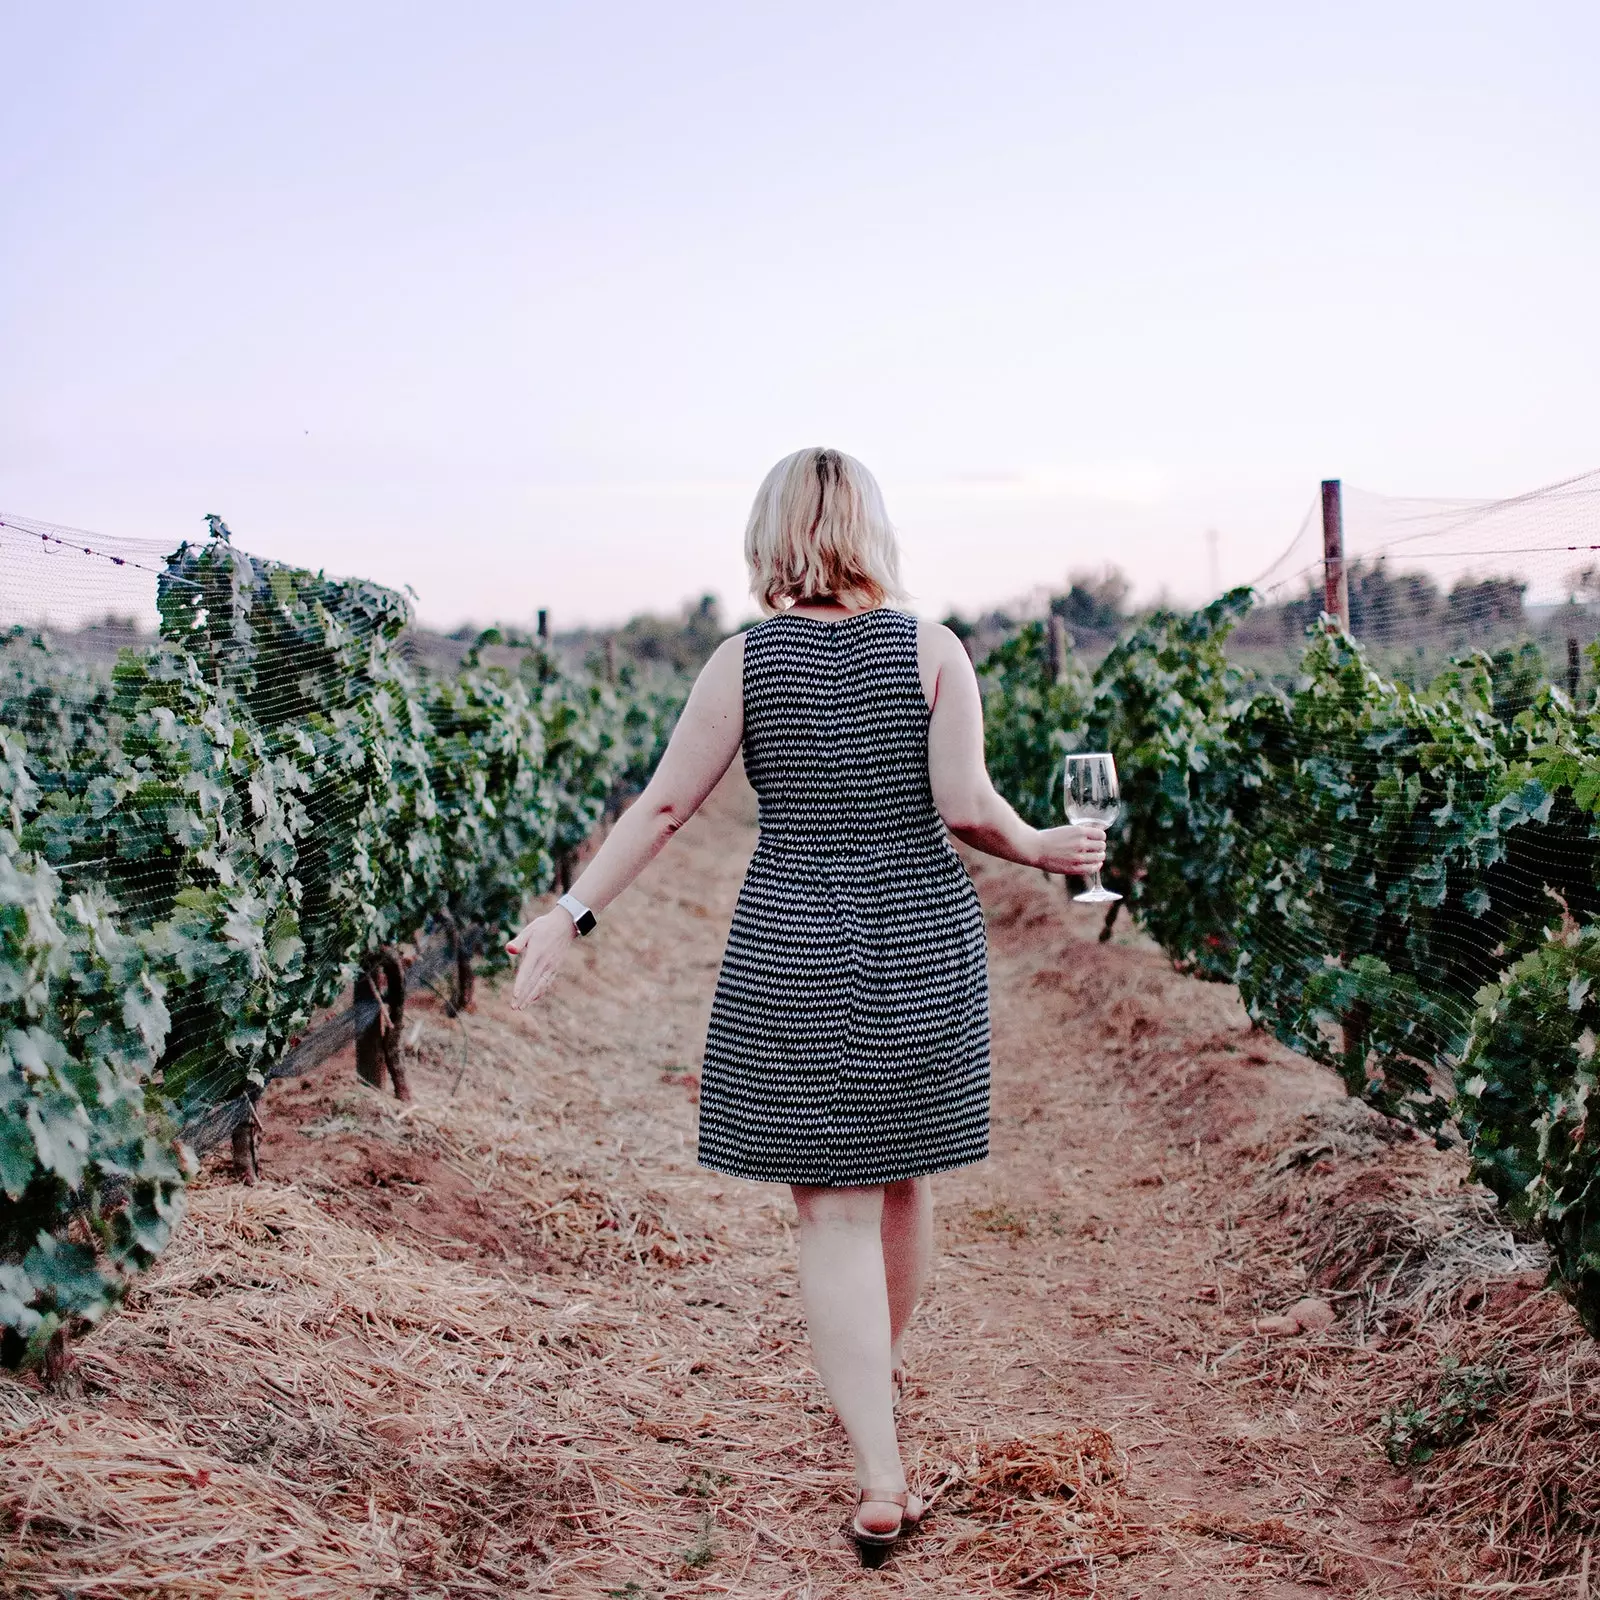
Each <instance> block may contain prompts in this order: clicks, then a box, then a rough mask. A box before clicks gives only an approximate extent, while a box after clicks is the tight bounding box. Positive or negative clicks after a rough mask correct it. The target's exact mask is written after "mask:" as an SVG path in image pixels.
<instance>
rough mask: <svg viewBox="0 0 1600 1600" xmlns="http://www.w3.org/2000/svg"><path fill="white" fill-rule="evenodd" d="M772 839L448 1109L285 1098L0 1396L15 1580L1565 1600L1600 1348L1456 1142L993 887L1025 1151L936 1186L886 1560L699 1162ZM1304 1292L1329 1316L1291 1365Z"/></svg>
mask: <svg viewBox="0 0 1600 1600" xmlns="http://www.w3.org/2000/svg"><path fill="white" fill-rule="evenodd" d="M752 842H753V830H752V827H751V817H750V810H749V801H748V794H747V792H743V791H741V790H740V789H738V788H736V787H734V786H732V785H730V786H729V787H728V789H727V791H726V792H724V793H722V794H720V795H719V796H718V797H716V799H715V800H714V802H713V804H712V806H711V807H710V808H709V810H708V813H707V814H706V815H704V816H703V817H702V818H700V819H697V821H696V822H695V823H694V824H693V825H691V827H690V828H689V829H687V830H685V833H684V835H683V836H681V838H680V840H679V841H678V842H677V843H676V844H675V845H674V847H673V849H672V850H671V851H669V852H668V854H667V855H666V856H665V857H664V858H663V859H662V861H661V862H659V863H658V864H657V865H656V866H655V867H654V868H653V869H652V871H651V873H650V874H649V875H648V877H647V879H646V880H645V882H644V883H643V884H641V886H640V887H639V889H638V890H636V891H635V892H634V893H633V894H632V895H630V896H629V897H628V899H626V900H625V901H624V902H623V903H622V904H621V905H620V906H618V907H617V908H616V909H615V911H614V914H613V915H612V916H610V917H608V918H607V919H606V925H605V928H604V931H603V933H602V935H601V936H599V937H597V938H595V939H592V940H590V941H588V942H587V943H585V944H584V945H582V946H580V947H579V948H578V950H577V952H576V959H575V960H574V961H573V963H572V970H571V971H570V973H569V975H568V976H566V977H565V978H564V979H563V980H562V983H561V985H560V986H559V990H558V992H557V993H556V994H555V995H553V997H552V998H551V1000H550V1002H549V1003H548V1004H547V1006H546V1007H545V1008H543V1009H542V1010H541V1011H540V1012H539V1013H537V1014H536V1015H534V1016H532V1017H519V1016H516V1015H514V1014H512V1013H511V1012H509V1011H508V1010H507V1009H506V1007H505V1004H504V996H503V994H501V993H499V992H497V991H496V990H495V989H493V988H490V989H488V990H487V991H486V992H485V993H484V994H483V995H482V997H481V1001H480V1009H479V1011H478V1012H477V1013H476V1014H475V1015H471V1016H468V1017H466V1018H464V1019H461V1020H459V1021H454V1020H451V1019H449V1018H447V1017H446V1016H445V1015H444V1014H443V1012H442V1011H441V1010H439V1009H436V1008H430V1007H429V1006H428V1005H427V1004H425V1003H424V1004H421V1005H419V1006H418V1007H417V1009H416V1013H415V1021H414V1022H413V1023H412V1024H411V1025H410V1027H411V1032H410V1037H409V1041H408V1048H409V1049H410V1051H411V1054H412V1060H413V1069H412V1073H411V1077H412V1083H413V1086H414V1088H415V1090H416V1093H417V1099H416V1101H415V1103H414V1104H412V1105H409V1106H401V1105H398V1104H396V1103H395V1102H394V1101H393V1100H391V1099H388V1098H385V1097H383V1096H381V1095H379V1094H376V1093H374V1092H373V1091H371V1090H367V1089H363V1088H361V1087H359V1086H358V1085H357V1084H356V1083H355V1081H354V1078H353V1070H352V1066H351V1062H350V1060H349V1058H348V1057H346V1058H343V1059H341V1060H337V1061H335V1062H332V1063H329V1064H328V1066H326V1067H325V1068H323V1069H321V1070H319V1072H318V1073H317V1074H315V1075H314V1076H313V1077H312V1078H310V1079H308V1080H306V1081H305V1082H303V1083H302V1084H298V1085H283V1086H279V1087H278V1088H275V1089H274V1091H273V1093H272V1094H271V1095H270V1096H269V1097H268V1099H267V1101H266V1103H265V1108H264V1109H265V1114H266V1122H267V1129H268V1135H267V1139H266V1143H265V1146H264V1150H263V1162H264V1170H265V1174H266V1179H265V1181H264V1182H263V1183H262V1184H261V1185H259V1186H257V1187H254V1188H245V1187H241V1186H238V1185H235V1184H233V1183H232V1182H231V1181H229V1180H228V1179H227V1178H226V1176H225V1175H224V1174H222V1173H220V1172H214V1173H212V1174H211V1175H210V1176H209V1177H208V1178H207V1180H206V1181H205V1182H204V1183H203V1184H202V1185H201V1187H200V1188H199V1189H197V1191H196V1192H195V1193H194V1194H193V1196H192V1207H191V1220H190V1222H189V1223H188V1224H187V1225H186V1227H185V1228H184V1230H183V1232H182V1234H181V1236H180V1238H179V1240H178V1242H177V1243H176V1244H175V1245H174V1247H173V1248H172V1250H171V1251H170V1252H169V1253H168V1255H167V1257H166V1258H165V1259H164V1260H163V1262H162V1263H161V1265H160V1267H159V1268H158V1270H157V1271H156V1272H155V1273H154V1274H153V1275H152V1276H151V1278H150V1279H149V1280H148V1282H147V1283H146V1284H145V1285H144V1286H143V1287H142V1288H141V1290H140V1292H139V1294H138V1296H137V1298H136V1299H135V1301H134V1302H133V1304H132V1305H131V1306H130V1307H129V1308H128V1310H127V1311H126V1312H125V1313H123V1314H122V1315H120V1316H118V1317H116V1318H114V1319H113V1320H112V1321H111V1322H110V1323H109V1324H108V1325H107V1326H106V1327H105V1328H103V1329H101V1330H99V1331H97V1332H95V1333H93V1334H92V1335H90V1336H88V1337H86V1338H84V1339H83V1340H81V1341H80V1342H79V1344H78V1346H77V1357H78V1360H77V1366H76V1369H75V1371H74V1373H73V1374H72V1375H71V1376H70V1377H69V1378H68V1380H67V1382H66V1383H65V1384H64V1385H63V1386H62V1387H61V1388H59V1389H57V1390H55V1391H46V1390H44V1389H42V1388H41V1387H40V1386H39V1385H38V1384H37V1383H35V1382H34V1381H33V1380H31V1379H22V1380H16V1381H5V1382H0V1428H3V1430H4V1432H3V1435H0V1511H3V1513H4V1516H5V1519H6V1522H7V1526H8V1532H7V1535H6V1537H5V1540H4V1543H3V1544H0V1592H4V1593H6V1594H13V1593H15V1594H18V1595H40V1596H43V1595H50V1596H59V1595H62V1594H63V1593H68V1592H70V1593H72V1594H74V1595H76V1596H79V1597H81V1600H90V1597H94V1600H101V1597H110V1596H136V1595H137V1596H146V1595H182V1596H194V1597H206V1600H224V1597H227V1600H234V1597H244V1596H261V1597H269V1596H271V1597H276V1596H285V1597H295V1600H301V1597H304V1600H323V1597H328V1600H333V1597H335V1596H337V1597H340V1600H344V1597H372V1600H379V1597H383V1600H398V1597H400V1596H407V1597H430V1596H438V1597H446V1596H448V1597H462V1600H466V1597H469V1596H489V1595H494V1596H505V1595H518V1594H570V1595H576V1596H585V1597H587V1596H596V1597H598V1596H602V1595H604V1596H621V1597H631V1600H646V1597H653V1600H666V1597H669V1596H672V1597H676V1596H689V1595H750V1596H771V1597H779V1596H786V1597H792V1600H801V1597H805V1600H827V1597H830V1596H836V1595H843V1594H845V1593H850V1594H855V1593H857V1592H863V1586H871V1587H872V1592H873V1593H881V1594H884V1595H905V1596H930V1597H932V1596H939V1597H945V1596H977V1597H982V1596H996V1595H1001V1594H1055V1595H1088V1594H1096V1595H1103V1596H1107V1597H1112V1596H1128V1597H1134V1596H1140V1597H1151V1600H1153V1597H1156V1596H1172V1597H1177V1596H1183V1597H1185V1600H1190V1597H1195V1600H1199V1597H1217V1600H1222V1597H1236V1596H1239V1597H1263V1600H1266V1597H1271V1600H1281V1597H1288V1596H1295V1595H1342V1596H1352V1597H1353V1596H1360V1595H1367V1596H1378V1595H1440V1596H1444V1595H1479V1594H1481V1595H1489V1594H1529V1595H1540V1594H1551V1595H1555V1594H1563V1595H1565V1594H1577V1593H1578V1592H1579V1589H1578V1587H1577V1585H1578V1583H1579V1582H1580V1575H1581V1572H1582V1570H1583V1567H1584V1562H1585V1560H1586V1555H1585V1547H1584V1543H1583V1541H1584V1539H1585V1538H1586V1536H1587V1531H1588V1529H1589V1527H1590V1526H1591V1519H1592V1516H1593V1512H1594V1509H1595V1506H1596V1498H1595V1471H1596V1461H1597V1453H1596V1451H1595V1448H1594V1445H1593V1442H1592V1439H1593V1437H1594V1429H1593V1426H1592V1420H1593V1419H1594V1418H1595V1417H1596V1416H1597V1415H1600V1388H1597V1383H1600V1363H1597V1362H1596V1360H1595V1358H1594V1355H1593V1350H1592V1346H1591V1345H1590V1344H1589V1342H1588V1341H1587V1340H1584V1339H1582V1338H1581V1337H1579V1336H1578V1334H1577V1331H1576V1327H1575V1323H1574V1322H1573V1319H1572V1318H1571V1316H1570V1314H1569V1313H1568V1311H1567V1310H1566V1309H1565V1308H1564V1307H1563V1306H1562V1305H1561V1303H1560V1302H1559V1301H1558V1300H1557V1299H1556V1297H1555V1296H1554V1295H1552V1294H1551V1293H1549V1292H1548V1291H1544V1290H1543V1289H1542V1288H1541V1287H1540V1284H1541V1282H1542V1275H1541V1274H1540V1272H1539V1268H1538V1260H1537V1256H1536V1254H1535V1253H1534V1252H1533V1251H1532V1250H1531V1249H1530V1247H1528V1246H1527V1245H1525V1244H1522V1243H1519V1242H1518V1241H1516V1240H1514V1239H1511V1238H1510V1237H1509V1236H1508V1235H1506V1233H1505V1232H1504V1231H1503V1229H1502V1228H1501V1227H1500V1226H1499V1224H1498V1222H1497V1220H1496V1219H1495V1217H1494V1216H1493V1214H1492V1212H1490V1211H1489V1210H1488V1209H1487V1208H1486V1207H1485V1205H1484V1203H1483V1199H1482V1197H1481V1195H1480V1194H1479V1193H1478V1192H1477V1191H1475V1190H1473V1189H1472V1188H1470V1187H1469V1186H1466V1185H1465V1184H1464V1182H1463V1176H1464V1173H1463V1168H1462V1165H1461V1162H1460V1159H1459V1157H1456V1156H1452V1155H1448V1154H1441V1153H1439V1152H1438V1151H1435V1150H1434V1149H1432V1147H1431V1146H1424V1145H1421V1144H1419V1143H1415V1142H1410V1141H1406V1140H1404V1139H1397V1138H1396V1137H1395V1135H1394V1133H1393V1131H1392V1130H1391V1129H1389V1128H1388V1127H1387V1126H1385V1125H1383V1124H1381V1123H1380V1122H1378V1121H1377V1120H1376V1119H1374V1118H1372V1117H1370V1116H1369V1115H1367V1114H1366V1113H1365V1112H1363V1111H1362V1110H1361V1109H1360V1108H1359V1107H1355V1106H1351V1105H1350V1104H1349V1103H1348V1102H1346V1101H1344V1100H1343V1099H1342V1098H1341V1097H1340V1096H1339V1093H1338V1091H1337V1086H1336V1085H1335V1084H1334V1083H1333V1081H1332V1080H1331V1079H1330V1078H1329V1077H1327V1076H1326V1075H1324V1074H1322V1073H1320V1072H1317V1071H1316V1070H1314V1069H1312V1068H1311V1067H1309V1066H1307V1065H1306V1064H1305V1063H1303V1062H1299V1061H1297V1060H1295V1059H1294V1058H1292V1057H1289V1056H1287V1055H1285V1054H1284V1053H1283V1052H1282V1051H1280V1050H1278V1049H1277V1047H1276V1046H1274V1045H1272V1044H1270V1043H1269V1042H1268V1041H1266V1040H1264V1039H1263V1038H1262V1036H1261V1035H1259V1034H1256V1033H1253V1032H1252V1031H1251V1030H1250V1028H1249V1025H1248V1021H1247V1019H1246V1018H1245V1017H1244V1016H1243V1014H1242V1012H1241V1011H1240V1009H1239V1005H1238V1001H1237V999H1236V997H1235V996H1234V995H1233V994H1232V992H1231V991H1229V990H1227V989H1224V988H1221V987H1215V986H1204V985H1200V984H1197V983H1194V982H1192V981H1191V980H1188V979H1185V978H1181V977H1179V976H1177V975H1175V974H1174V973H1172V972H1171V971H1170V969H1169V968H1168V967H1167V966H1166V964H1165V963H1164V962H1163V961H1162V959H1161V957H1160V956H1159V954H1158V953H1157V952H1155V951H1153V950H1151V949H1150V948H1148V947H1147V946H1145V945H1143V944H1142V943H1141V942H1140V941H1139V940H1137V938H1135V937H1132V936H1130V935H1122V936H1119V939H1118V940H1117V941H1114V942H1113V943H1111V944H1108V945H1099V944H1096V943H1095V942H1093V933H1094V931H1095V926H1096V923H1095V921H1093V920H1091V919H1090V918H1089V917H1088V916H1086V915H1085V914H1084V913H1082V912H1081V911H1079V912H1074V911H1072V910H1071V909H1070V908H1068V907H1067V905H1066V903H1065V899H1064V896H1063V895H1062V891H1061V886H1060V884H1059V883H1056V884H1049V883H1045V882H1043V881H1041V879H1040V878H1039V876H1038V874H1031V873H1026V872H1022V871H1020V870H1014V869H1010V868H1005V867H1001V866H998V865H988V864H983V865H980V866H979V867H978V869H977V875H978V881H979V886H980V890H981V892H982V893H983V896H984V899H985V903H986V906H987V908H988V911H989V915H990V927H991V939H992V947H993V968H994V985H995V1047H996V1048H995V1061H996V1098H995V1117H994V1156H993V1159H992V1160H991V1161H990V1162H989V1163H988V1164H987V1165H986V1166H984V1167H981V1168H976V1169H972V1170H970V1171H967V1172H963V1173H957V1174H950V1175H947V1176H945V1177H943V1178H941V1179H939V1180H937V1182H936V1199H937V1204H938V1207H939V1232H940V1241H939V1243H940V1264H939V1268H938V1273H937V1280H936V1283H935V1286H934V1289H933V1291H932V1293H931V1295H930V1298H929V1303H928V1305H927V1308H926V1313H925V1315H924V1317H923V1319H922V1321H921V1324H920V1327H919V1330H918V1331H917V1333H916V1334H915V1335H914V1336H913V1339H912V1342H911V1347H910V1352H909V1354H910V1360H911V1365H912V1381H911V1392H910V1394H909V1396H908V1399H907V1403H906V1406H905V1411H904V1418H903V1421H904V1430H903V1431H904V1437H905V1442H906V1449H907V1456H908V1460H909V1462H910V1463H911V1467H912V1473H913V1477H914V1479H915V1481H916V1482H917V1483H918V1484H919V1486H920V1487H921V1489H922V1490H923V1492H924V1494H925V1495H926V1496H927V1497H928V1498H929V1499H930V1501H931V1505H932V1509H931V1512H930V1515H929V1518H928V1521H927V1524H926V1526H925V1528H924V1529H923V1530H922V1531H920V1532H919V1533H918V1534H917V1535H916V1536H915V1538H914V1539H912V1540H911V1541H909V1542H908V1544H907V1545H906V1546H905V1547H904V1549H903V1550H902V1551H901V1552H900V1553H898V1554H897V1555H896V1557H895V1558H894V1560H893V1561H892V1562H891V1563H890V1565H889V1566H887V1567H886V1568H884V1569H883V1570H882V1571H881V1572H878V1573H865V1572H863V1571H862V1570H861V1569H860V1568H859V1566H858V1565H856V1563H855V1560H854V1556H853V1554H852V1552H851V1551H850V1549H849V1548H848V1546H847V1545H846V1543H845V1541H844V1539H843V1538H842V1536H841V1534H840V1531H839V1530H840V1528H841V1525H842V1523H843V1521H844V1518H845V1516H846V1515H847V1510H848V1498H849V1470H848V1465H847V1460H846V1453H845V1449H844V1442H843V1439H842V1437H841V1434H840V1431H839V1428H838V1426H837V1424H836V1423H835V1422H834V1421H833V1419H832V1418H831V1415H830V1413H829V1410H828V1407H827V1404H826V1401H825V1398H824V1396H823V1395H822V1393H821V1390H820V1388H819V1386H818V1384H817V1382H816V1379H815V1376H814V1374H813V1373H812V1372H811V1370H810V1367H809V1364H808V1357H807V1350H806V1345H805V1339H804V1327H803V1323H802V1319H801V1315H800V1307H799V1302H798V1298H797V1296H796V1292H795V1284H794V1272H793V1238H792V1232H791V1228H792V1213H791V1206H790V1202H789V1200H788V1197H787V1195H786V1194H785V1193H784V1192H782V1191H780V1190H777V1189H769V1188H765V1187H758V1186H754V1185H747V1184H740V1183H737V1182H734V1181H732V1180H727V1179H721V1178H718V1177H716V1176H715V1175H712V1174H708V1173H702V1172H700V1171H699V1170H698V1169H697V1168H696V1167H695V1165H694V1159H693V1130H694V1096H695V1091H696V1086H697V1078H696V1063H697V1056H698V1049H699V1042H700V1038H701V1036H702V1031H703V1028H704V1022H705V1015H706V1010H707V1008H708V1005H709V1001H710V992H711V985H712V982H713V979H714V975H715V971H716V964H717V960H718V956H719V954H720V948H721V942H722V939H723V937H724V935H725V931H726V926H727V917H728V914H729V911H730V909H731V904H732V898H733V895H734V894H735V892H736V890H737V886H738V881H739V877H740V873H741V871H742V866H743V860H744V857H745V855H746V854H747V852H748V850H749V848H750V845H751V843H752ZM1307 1296H1310V1297H1313V1298H1316V1299H1320V1300H1323V1301H1325V1302H1326V1304H1327V1305H1328V1306H1329V1307H1331V1308H1332V1311H1333V1313H1334V1320H1333V1322H1332V1325H1331V1326H1328V1327H1321V1328H1317V1327H1312V1328H1311V1329H1310V1330H1309V1331H1305V1332H1301V1333H1297V1334H1287V1335H1267V1334H1262V1333H1260V1332H1258V1331H1257V1330H1256V1322H1257V1321H1258V1319H1260V1318H1262V1317H1264V1316H1269V1315H1272V1314H1277V1313H1282V1312H1284V1311H1285V1310H1286V1309H1287V1308H1291V1307H1293V1306H1294V1305H1295V1304H1296V1302H1299V1301H1301V1300H1302V1299H1303V1298H1305V1297H1307ZM1292 1320H1293V1319H1292V1318H1291V1322H1292ZM1385 1413H1387V1414H1388V1415H1387V1419H1386V1417H1385ZM1386 1449H1387V1450H1388V1451H1390V1452H1394V1453H1396V1454H1397V1456H1398V1458H1399V1459H1401V1460H1402V1462H1403V1463H1404V1470H1396V1469H1395V1468H1394V1467H1392V1466H1391V1465H1390V1463H1389V1460H1388V1459H1386V1454H1385V1451H1386ZM1424 1457H1426V1459H1423V1458H1424ZM1597 1581H1600V1579H1597Z"/></svg>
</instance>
